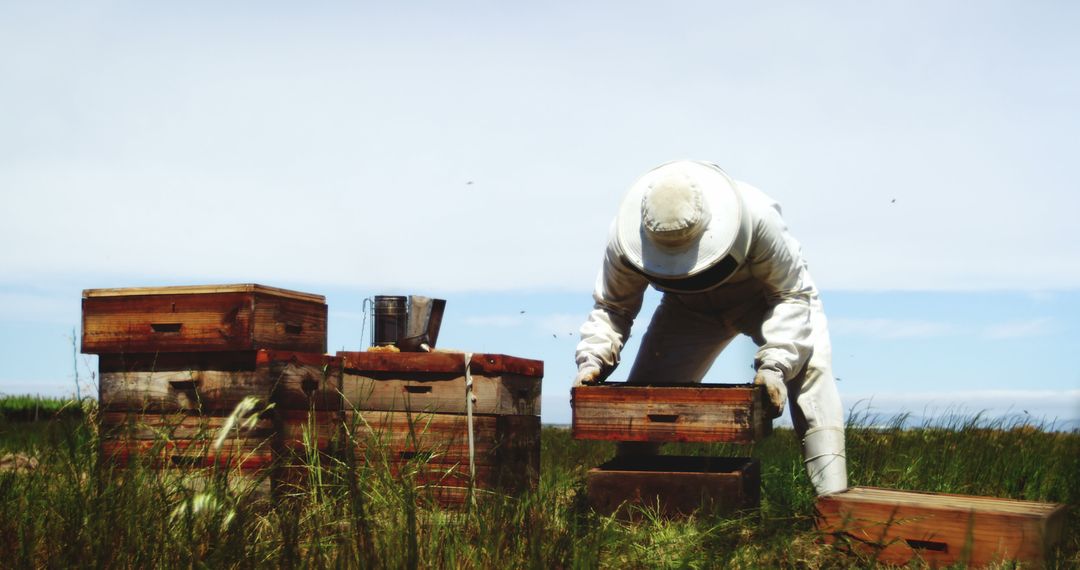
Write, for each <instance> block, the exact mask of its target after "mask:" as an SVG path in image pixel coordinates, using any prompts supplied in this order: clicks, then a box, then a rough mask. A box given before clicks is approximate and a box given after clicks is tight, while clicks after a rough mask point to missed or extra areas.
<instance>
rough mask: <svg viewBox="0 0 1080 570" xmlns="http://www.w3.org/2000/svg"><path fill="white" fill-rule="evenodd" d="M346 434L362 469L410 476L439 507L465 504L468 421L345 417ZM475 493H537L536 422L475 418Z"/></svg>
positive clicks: (366, 414) (421, 415) (394, 415)
mask: <svg viewBox="0 0 1080 570" xmlns="http://www.w3.org/2000/svg"><path fill="white" fill-rule="evenodd" d="M345 424H346V430H347V432H348V433H350V435H351V438H352V439H351V442H352V445H354V447H353V450H354V452H355V457H356V458H357V460H358V461H360V462H361V463H365V464H369V465H372V466H376V467H382V468H388V469H389V470H390V471H391V472H392V473H393V474H395V475H401V474H403V473H405V472H408V473H409V474H410V475H411V476H412V477H413V478H414V480H415V482H416V483H418V484H422V485H423V486H425V487H426V488H427V489H428V490H429V491H431V492H432V493H433V494H434V495H435V496H436V498H437V499H439V501H440V502H442V503H443V504H456V503H461V502H462V501H464V499H465V497H466V496H467V494H468V488H469V480H470V461H469V444H468V437H469V426H468V417H467V416H465V415H461V414H442V413H425V412H418V413H413V412H404V411H397V412H385V411H355V412H354V411H348V412H346V417H345ZM472 433H473V445H474V465H475V467H476V478H475V488H476V489H480V490H482V491H493V492H498V493H504V494H511V495H513V494H519V493H522V492H525V491H527V490H530V489H535V488H536V485H537V482H538V481H539V473H540V417H539V416H531V415H530V416H507V415H501V416H496V415H474V416H473V427H472Z"/></svg>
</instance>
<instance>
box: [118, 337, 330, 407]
mask: <svg viewBox="0 0 1080 570" xmlns="http://www.w3.org/2000/svg"><path fill="white" fill-rule="evenodd" d="M98 374H99V380H98V392H99V395H98V396H99V397H98V401H99V403H100V405H101V407H102V408H103V409H105V410H108V411H120V412H143V411H148V412H154V411H163V412H168V411H176V410H201V411H204V412H227V411H229V410H232V409H233V408H235V407H236V405H237V404H239V403H240V401H241V400H243V399H244V398H246V397H249V396H253V397H255V398H258V399H259V400H260V401H263V402H272V403H274V405H275V406H277V407H278V408H279V409H287V410H307V409H315V410H321V411H340V410H341V409H342V400H341V365H340V360H338V359H337V358H335V357H332V356H326V355H323V354H321V353H304V352H292V351H275V350H261V351H244V352H205V353H161V354H154V353H129V354H103V355H101V356H100V357H99V358H98Z"/></svg>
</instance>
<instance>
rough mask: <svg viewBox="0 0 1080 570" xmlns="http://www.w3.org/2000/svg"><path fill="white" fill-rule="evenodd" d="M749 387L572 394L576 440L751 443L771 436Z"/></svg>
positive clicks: (603, 388) (756, 390) (625, 387)
mask: <svg viewBox="0 0 1080 570" xmlns="http://www.w3.org/2000/svg"><path fill="white" fill-rule="evenodd" d="M766 398H767V396H766V394H765V390H764V388H763V387H762V386H753V385H750V384H666V385H651V386H639V385H629V384H624V383H607V384H601V385H598V386H578V387H576V388H574V389H573V390H572V391H571V406H572V407H573V436H574V437H575V438H576V439H597V440H607V441H652V442H672V441H684V442H730V443H753V442H755V441H758V440H760V439H761V438H763V437H765V436H767V435H769V434H770V433H772V420H771V419H770V418H769V417H768V415H767V414H766V412H765V409H766V408H765V401H766Z"/></svg>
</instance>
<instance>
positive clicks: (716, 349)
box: [618, 295, 847, 495]
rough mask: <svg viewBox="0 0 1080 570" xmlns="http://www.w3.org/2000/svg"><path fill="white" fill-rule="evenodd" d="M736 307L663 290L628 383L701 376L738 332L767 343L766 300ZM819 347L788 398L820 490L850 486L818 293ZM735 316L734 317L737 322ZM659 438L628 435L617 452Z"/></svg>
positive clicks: (639, 449) (649, 449)
mask: <svg viewBox="0 0 1080 570" xmlns="http://www.w3.org/2000/svg"><path fill="white" fill-rule="evenodd" d="M735 311H738V312H739V313H741V314H739V315H737V316H736V315H734V314H732V315H719V316H712V315H706V314H703V313H702V312H700V311H696V310H692V309H689V308H687V307H686V306H685V305H684V304H683V303H682V302H680V301H679V300H678V299H677V298H675V297H673V296H669V295H665V296H664V298H663V300H662V301H661V302H660V306H659V307H657V309H656V313H654V314H653V318H652V321H651V322H650V323H649V328H648V330H646V332H645V335H644V336H643V337H642V340H641V348H640V349H639V350H638V356H637V359H636V360H635V361H634V366H633V368H632V369H631V370H630V377H629V378H628V380H627V381H628V382H629V383H631V384H656V383H698V382H701V379H702V378H704V377H705V374H706V373H707V372H708V371H709V368H710V367H712V364H713V362H714V361H715V360H716V357H717V356H719V355H720V352H721V351H723V350H724V348H725V347H727V345H728V344H729V343H730V342H731V340H732V338H734V336H735V335H736V334H738V333H739V332H742V333H744V334H747V335H748V336H750V337H751V338H752V339H753V340H754V342H755V343H756V344H757V345H759V346H760V345H762V344H764V338H763V337H762V335H761V322H762V320H763V319H764V315H765V311H766V307H765V306H764V305H761V306H758V307H754V308H752V310H750V311H746V310H745V307H736V308H733V309H732V313H734V312H735ZM811 319H812V320H813V328H814V352H813V354H812V355H811V357H810V359H809V360H808V361H807V363H806V365H805V366H804V367H803V369H802V370H800V371H799V373H798V374H796V375H795V377H794V378H792V379H791V380H790V381H788V382H787V387H788V402H790V405H791V418H792V423H793V424H794V427H795V432H796V434H797V435H798V436H799V437H800V438H801V440H802V450H803V458H804V463H805V465H806V470H807V474H808V475H809V476H810V481H811V483H813V485H814V490H815V491H816V492H817V493H818V494H819V495H821V494H825V493H832V492H835V491H840V490H843V489H846V488H847V462H846V459H845V453H844V414H843V406H842V404H841V403H840V395H839V392H837V389H836V380H835V378H834V377H833V374H832V344H831V343H830V341H829V333H828V323H827V321H826V319H825V312H824V310H823V309H822V306H821V301H820V299H814V301H813V304H812V306H811ZM732 321H735V322H734V323H733V322H732ZM658 449H659V445H657V444H651V443H624V444H620V445H619V446H618V453H620V454H630V453H639V454H640V453H656V452H657V450H658Z"/></svg>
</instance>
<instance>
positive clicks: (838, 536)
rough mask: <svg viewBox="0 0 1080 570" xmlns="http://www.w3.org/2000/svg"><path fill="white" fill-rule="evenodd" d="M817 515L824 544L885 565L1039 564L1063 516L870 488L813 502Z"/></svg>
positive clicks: (1017, 504)
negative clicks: (918, 561) (859, 552)
mask: <svg viewBox="0 0 1080 570" xmlns="http://www.w3.org/2000/svg"><path fill="white" fill-rule="evenodd" d="M817 511H818V520H817V524H818V528H819V529H820V530H821V531H823V532H825V533H827V536H828V539H829V541H830V542H832V543H834V544H838V545H842V546H844V547H852V548H858V549H860V550H863V551H865V552H870V553H876V555H877V557H878V560H879V561H881V562H886V563H889V564H905V563H907V562H908V561H910V560H913V559H916V558H920V559H922V560H924V561H926V562H929V563H931V564H934V565H939V564H954V563H957V562H966V563H968V564H971V565H974V566H982V565H986V564H989V563H992V562H996V561H1002V560H1017V561H1023V562H1028V563H1032V564H1041V563H1042V562H1043V561H1044V560H1045V559H1046V555H1047V553H1048V551H1049V550H1050V549H1051V548H1053V546H1054V544H1056V543H1057V542H1058V541H1059V540H1060V538H1061V532H1062V527H1063V525H1064V517H1065V506H1064V505H1055V504H1049V503H1037V502H1030V501H1016V500H1011V499H997V498H992V497H974V496H966V495H951V494H943V493H923V492H916V491H895V490H890V489H878V488H872V487H853V488H850V489H848V490H846V491H843V492H841V493H835V494H832V495H826V496H824V497H819V498H818V500H817Z"/></svg>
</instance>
